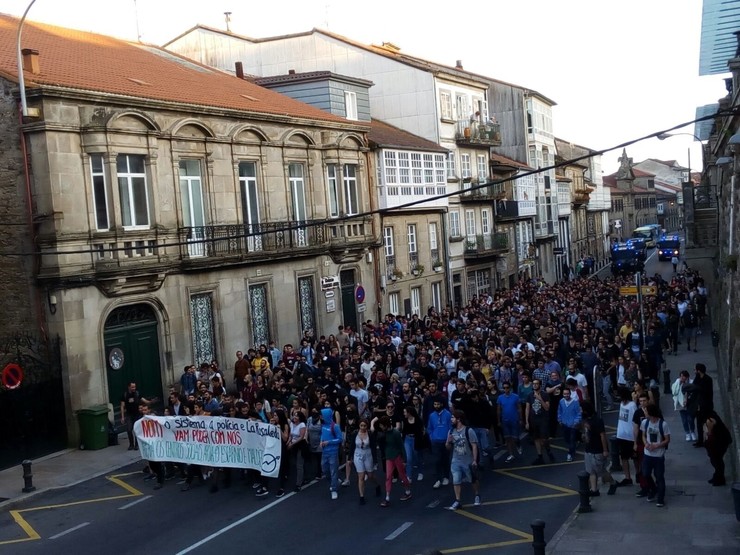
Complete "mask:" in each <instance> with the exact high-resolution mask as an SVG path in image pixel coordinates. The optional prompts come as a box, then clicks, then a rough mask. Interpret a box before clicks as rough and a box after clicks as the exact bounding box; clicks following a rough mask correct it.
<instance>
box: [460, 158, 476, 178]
mask: <svg viewBox="0 0 740 555" xmlns="http://www.w3.org/2000/svg"><path fill="white" fill-rule="evenodd" d="M460 177H462V178H463V179H465V178H466V177H473V170H472V167H471V166H470V154H467V153H462V154H460Z"/></svg>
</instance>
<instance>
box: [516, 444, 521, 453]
mask: <svg viewBox="0 0 740 555" xmlns="http://www.w3.org/2000/svg"><path fill="white" fill-rule="evenodd" d="M516 452H517V453H519V454H520V455H521V454H522V446H521V445H520V446H519V447H517V448H516Z"/></svg>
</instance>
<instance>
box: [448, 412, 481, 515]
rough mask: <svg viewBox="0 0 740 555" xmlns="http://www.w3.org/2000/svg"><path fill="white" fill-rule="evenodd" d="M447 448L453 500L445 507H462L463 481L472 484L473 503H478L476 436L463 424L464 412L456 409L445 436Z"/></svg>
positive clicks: (452, 509) (456, 508)
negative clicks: (453, 493) (449, 451)
mask: <svg viewBox="0 0 740 555" xmlns="http://www.w3.org/2000/svg"><path fill="white" fill-rule="evenodd" d="M446 445H447V448H448V449H450V450H451V452H452V456H451V459H450V474H451V475H452V488H453V490H454V492H455V501H454V502H453V503H452V505H450V506H449V507H447V508H448V509H449V510H451V511H456V510H458V509H459V508H460V507H462V503H461V501H460V496H461V493H462V484H463V482H469V483H470V484H471V485H472V486H473V494H474V495H475V500H474V503H473V504H474V505H475V506H476V507H477V506H479V505H480V493H479V486H480V484H479V482H478V454H479V453H480V451H479V449H478V437H477V436H476V435H475V430H474V429H473V428H469V427H467V426H466V425H465V413H464V412H463V411H461V410H456V411H454V412H453V413H452V429H451V430H450V433H449V435H448V436H447V444H446Z"/></svg>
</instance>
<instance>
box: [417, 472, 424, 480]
mask: <svg viewBox="0 0 740 555" xmlns="http://www.w3.org/2000/svg"><path fill="white" fill-rule="evenodd" d="M423 479H424V475H423V474H422V473H419V475H418V476H417V477H416V481H417V482H421V481H422V480H423Z"/></svg>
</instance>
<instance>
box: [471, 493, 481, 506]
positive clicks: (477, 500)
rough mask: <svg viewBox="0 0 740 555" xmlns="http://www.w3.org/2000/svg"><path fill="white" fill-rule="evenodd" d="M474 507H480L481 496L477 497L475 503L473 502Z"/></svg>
mask: <svg viewBox="0 0 740 555" xmlns="http://www.w3.org/2000/svg"><path fill="white" fill-rule="evenodd" d="M473 505H475V506H476V507H480V495H476V496H475V501H473Z"/></svg>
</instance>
